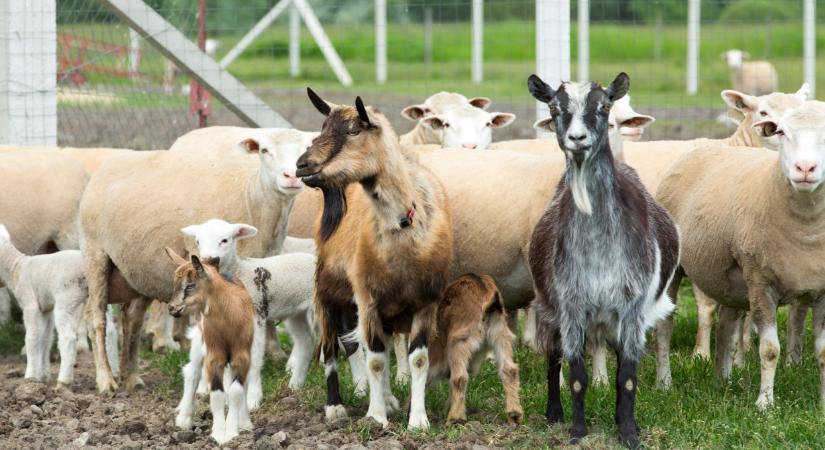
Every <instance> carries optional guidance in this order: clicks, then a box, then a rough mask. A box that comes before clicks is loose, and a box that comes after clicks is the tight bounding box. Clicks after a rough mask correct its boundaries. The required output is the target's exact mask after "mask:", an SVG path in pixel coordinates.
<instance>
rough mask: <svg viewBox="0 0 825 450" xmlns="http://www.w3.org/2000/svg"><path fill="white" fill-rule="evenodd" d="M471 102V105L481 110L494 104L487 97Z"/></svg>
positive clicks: (474, 99) (471, 100)
mask: <svg viewBox="0 0 825 450" xmlns="http://www.w3.org/2000/svg"><path fill="white" fill-rule="evenodd" d="M469 102H470V104H471V105H473V106H475V107H476V108H479V109H487V107H488V106H490V103H493V101H492V100H490V99H489V98H487V97H473V98H471V99H470V100H469Z"/></svg>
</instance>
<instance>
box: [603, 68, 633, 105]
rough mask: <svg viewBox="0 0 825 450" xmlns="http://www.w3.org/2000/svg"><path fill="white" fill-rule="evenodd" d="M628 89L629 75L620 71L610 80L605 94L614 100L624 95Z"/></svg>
mask: <svg viewBox="0 0 825 450" xmlns="http://www.w3.org/2000/svg"><path fill="white" fill-rule="evenodd" d="M629 90H630V77H629V76H627V74H626V73H624V72H620V73H619V74H618V75H616V78H614V79H613V81H612V82H610V86H608V87H607V96H608V97H609V98H610V101H612V102H615V101H616V100H618V99H620V98H622V97H624V96H625V95H626V94H627V91H629Z"/></svg>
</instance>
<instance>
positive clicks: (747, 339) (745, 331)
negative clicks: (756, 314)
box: [739, 312, 753, 355]
mask: <svg viewBox="0 0 825 450" xmlns="http://www.w3.org/2000/svg"><path fill="white" fill-rule="evenodd" d="M751 330H753V317H752V316H751V313H750V312H748V313H746V314H745V317H744V318H743V319H742V333H741V334H742V339H740V340H739V347H740V350H741V353H742V355H747V354H748V353H749V352H750V351H751Z"/></svg>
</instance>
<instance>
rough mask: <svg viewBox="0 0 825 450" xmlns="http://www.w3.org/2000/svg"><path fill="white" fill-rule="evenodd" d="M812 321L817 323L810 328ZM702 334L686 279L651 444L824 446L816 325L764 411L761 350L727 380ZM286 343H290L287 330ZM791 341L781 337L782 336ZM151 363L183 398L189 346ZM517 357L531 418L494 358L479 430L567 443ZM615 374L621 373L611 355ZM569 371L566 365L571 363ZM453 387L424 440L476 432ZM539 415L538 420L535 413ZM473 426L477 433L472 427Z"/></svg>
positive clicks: (522, 355) (648, 410) (647, 388)
mask: <svg viewBox="0 0 825 450" xmlns="http://www.w3.org/2000/svg"><path fill="white" fill-rule="evenodd" d="M785 321H786V314H785V311H784V309H782V310H781V311H780V314H779V325H780V330H784V325H785ZM809 328H810V327H809ZM695 331H696V310H695V303H694V300H693V297H692V293H691V291H690V289H689V286H688V285H687V284H685V286H683V289H682V290H681V293H680V304H679V313H678V315H677V318H676V327H675V332H674V334H673V341H672V345H673V353H672V357H671V365H672V369H673V386H674V387H673V389H672V390H671V391H669V392H665V391H660V390H658V389H656V388H654V383H655V364H654V357H653V355H652V354H648V355H647V356H645V357H644V359H643V361H642V363H641V364H640V370H639V392H638V396H637V409H636V413H637V420H638V423H639V425H640V426H641V428H642V430H643V433H642V435H643V439H644V442H645V443H646V444H647V445H648V446H650V447H655V448H684V449H694V448H825V433H822V429H823V426H825V419H824V418H823V414H822V412H821V410H820V409H819V405H818V392H819V371H818V369H817V365H816V362H815V361H814V359H813V357H812V355H811V354H810V350H811V348H812V343H811V338H810V336H811V332H810V329H809V330H808V334H807V337H808V339H807V341H806V349H807V350H808V352H809V353H808V354H806V356H805V359H804V361H803V362H802V363H801V365H799V366H795V367H788V366H785V365H780V367H779V369H778V372H777V377H776V390H775V398H776V405H775V407H774V408H772V409H771V410H769V411H768V412H759V411H758V410H757V409H756V407H755V405H754V403H755V401H756V396H757V393H758V391H759V376H760V373H759V361H758V356H757V354H756V352H755V351H751V353H750V354H749V355H748V356H747V364H746V367H745V368H744V369H742V370H734V373H733V376H732V377H731V379H730V381H720V380H717V379H716V378H715V376H714V371H713V365H712V363H711V362H709V361H704V360H697V359H694V358H693V357H692V356H691V351H692V349H693V344H694V338H695ZM22 342H23V341H22V326H19V325H11V326H9V325H7V326H5V327H2V328H0V352H2V353H3V354H12V353H15V352H17V351H19V349H20V347H21V345H22ZM282 342H283V344H284V346H285V347H287V348H288V347H289V345H290V344H289V341H288V339H287V338H286V337H282ZM783 343H784V341H783ZM142 357H143V358H146V359H148V360H149V361H150V366H151V367H153V368H156V369H159V370H160V371H161V372H163V373H164V374H165V375H167V377H168V382H167V383H165V384H163V385H161V386H160V387H159V388H158V390H159V394H160V395H162V396H163V397H164V398H167V399H169V400H170V401H176V400H177V399H176V396H177V395H178V393H179V392H180V389H181V377H180V367H181V366H182V365H183V364H184V363H185V361H186V354H185V353H184V352H182V351H181V352H171V353H165V354H152V353H150V352H143V354H142ZM516 359H517V362H518V363H519V365H520V367H521V399H522V404H523V407H524V410H525V418H526V419H527V420H526V425H524V426H523V427H520V428H518V429H516V430H512V429H509V428H508V427H506V426H504V424H505V423H506V418H505V416H504V412H503V411H504V406H503V391H502V388H501V385H500V383H499V381H498V378H497V375H496V371H495V368H494V366H493V364H492V363H490V362H486V363H485V364H484V365H483V366H482V370H481V371H480V373H479V374H478V375H477V376H475V377H473V378H472V379H471V380H470V383H469V387H468V391H467V407H468V408H469V409H470V410H471V412H472V411H473V410H475V412H474V413H471V415H470V420H471V421H473V420H476V421H478V422H480V424H481V425H480V427H481V431H482V432H485V433H486V434H487V435H490V436H495V438H496V439H498V442H499V443H500V444H502V445H506V446H508V447H513V448H541V447H544V446H550V447H553V446H557V445H559V444H560V443H563V442H565V439H566V436H567V427H566V426H565V425H562V426H555V427H552V428H549V427H547V426H546V425H545V424H544V422H543V420H541V419H538V417H537V416H541V415H543V413H544V407H545V403H546V398H547V396H546V395H547V394H546V378H545V377H546V366H545V361H544V358H543V357H542V356H539V355H536V354H533V353H532V352H530V351H529V350H527V349H526V348H525V347H524V346H519V347H518V348H517V351H516ZM341 364H342V367H341V368H340V372H339V373H340V374H341V385H342V396H343V398H344V402H345V403H346V404H347V405H349V406H354V407H355V408H356V409H358V408H360V409H359V411H365V410H366V406H367V400H366V399H365V398H357V397H355V396H354V394H353V388H352V386H353V385H352V379H351V377H350V374H349V368H348V366H347V363H346V361H342V363H341ZM609 364H610V367H609V372H610V373H611V374H613V373H614V372H615V365H614V364H615V363H614V361H612V360H611V361H610V363H609ZM565 370H566V369H565ZM288 379H289V377H288V374H287V373H286V371H285V367H284V363H283V362H281V363H278V364H273V363H271V362H267V363H266V364H265V366H264V371H263V383H264V395H265V405H264V410H266V409H267V407H268V406H267V405H269V406H272V405H273V404H274V401H275V400H277V399H278V398H280V396H282V395H284V394H285V393H286V386H287V382H288ZM324 386H325V383H324V375H323V370H322V369H321V368H319V367H317V366H313V367H312V368H311V370H310V373H309V377H308V380H307V384H306V387H305V389H304V391H303V394H302V396H301V400H302V402H303V403H302V405H303V407H305V408H307V409H309V410H317V409H318V408H319V406H320V405H322V404H323V402H324V399H325V390H324V389H325V388H324ZM394 392H395V394H396V396H397V397H398V398H399V399H402V400H403V399H406V398H408V396H409V388H408V387H406V386H395V387H394ZM447 395H448V386H447V383H446V382H440V383H437V384H435V385H434V386H432V387H431V388H430V389H429V390H428V393H427V408H428V411H429V414H430V422H431V424H432V425H433V426H432V428H431V430H429V431H428V432H426V433H416V435H415V439H416V440H421V441H427V440H432V439H435V438H439V439H447V440H457V439H459V438H460V437H461V436H462V435H463V434H464V433H468V432H478V431H479V430H477V429H474V428H469V427H453V428H449V427H445V426H444V425H443V422H444V420H445V418H446V409H447ZM562 398H563V402H564V407H565V411H566V412H567V414H568V419H569V417H570V416H569V414H570V411H571V410H570V396H569V394H567V392H566V390H565V391H563V393H562ZM613 404H614V392H613V390H612V389H605V388H590V389H589V390H588V393H587V404H586V405H587V417H588V426H589V428H590V432H591V434H592V435H593V437H592V438H590V439H591V445H592V446H595V447H600V446H604V445H609V446H615V445H616V444H617V441H616V440H615V438H614V437H615V435H616V433H617V430H616V428H615V426H614V424H613ZM531 416H532V417H531ZM390 420H391V421H393V422H396V423H400V424H401V425H406V413H403V412H402V413H397V414H395V415H394V416H392V417H391V419H390ZM468 430H474V431H468ZM350 431H351V432H355V433H359V434H360V435H361V436H362V438H363V439H365V440H368V439H369V430H368V429H367V428H361V425H359V424H358V423H356V422H353V424H352V425H350Z"/></svg>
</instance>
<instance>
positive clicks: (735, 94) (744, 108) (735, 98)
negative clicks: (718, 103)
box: [722, 89, 759, 114]
mask: <svg viewBox="0 0 825 450" xmlns="http://www.w3.org/2000/svg"><path fill="white" fill-rule="evenodd" d="M722 100H724V101H725V103H727V105H728V106H730V107H731V108H733V109H735V110H737V111H739V112H741V113H743V114H749V113H753V112H756V107H757V106H758V104H759V101H758V100H757V99H756V97H754V96H752V95H748V94H745V93H743V92H739V91H734V90H731V89H726V90H724V91H722Z"/></svg>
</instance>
